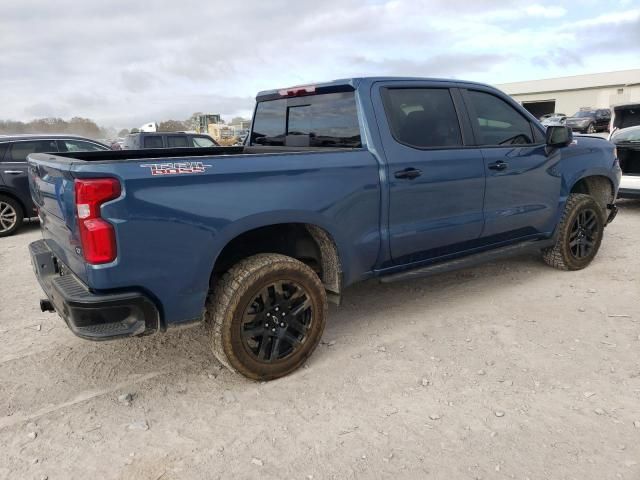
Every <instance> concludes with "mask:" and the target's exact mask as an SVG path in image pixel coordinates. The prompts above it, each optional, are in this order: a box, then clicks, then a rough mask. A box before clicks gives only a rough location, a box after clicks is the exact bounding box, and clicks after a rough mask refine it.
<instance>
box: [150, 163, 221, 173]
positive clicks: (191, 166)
mask: <svg viewBox="0 0 640 480" xmlns="http://www.w3.org/2000/svg"><path fill="white" fill-rule="evenodd" d="M140 166H141V167H146V168H150V169H151V175H180V174H182V173H204V172H205V170H206V169H207V168H211V165H205V164H204V163H202V162H176V163H144V164H142V165H140Z"/></svg>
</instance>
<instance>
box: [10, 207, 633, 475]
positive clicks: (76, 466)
mask: <svg viewBox="0 0 640 480" xmlns="http://www.w3.org/2000/svg"><path fill="white" fill-rule="evenodd" d="M620 206H621V212H620V215H619V216H618V218H617V219H616V221H615V222H614V223H613V224H612V225H611V226H610V227H608V229H607V231H606V235H605V241H604V243H603V247H602V249H601V250H600V254H599V256H598V257H597V259H596V261H595V262H594V263H593V264H592V265H591V266H590V267H589V268H587V269H586V270H583V271H580V272H573V273H567V272H559V271H555V270H553V269H551V268H549V267H547V266H545V265H544V264H543V263H542V262H541V260H540V259H539V258H537V257H536V256H525V257H519V258H514V259H510V260H505V261H502V262H497V263H494V264H490V265H485V266H482V267H478V268H474V269H469V270H464V271H460V272H455V273H450V274H445V275H441V276H438V277H433V278H428V279H422V280H418V281H413V282H410V283H397V284H391V285H382V284H378V283H376V282H367V283H365V284H362V285H358V286H356V287H354V288H352V289H350V290H349V291H347V293H346V296H345V304H344V306H343V307H341V308H339V309H336V308H332V312H331V316H330V320H329V324H328V327H327V330H326V332H325V336H324V342H323V344H322V345H321V346H320V347H319V348H318V350H317V351H316V353H315V354H314V355H313V357H312V359H311V360H310V362H309V363H308V365H307V366H306V367H305V368H304V369H302V370H300V371H299V372H297V373H295V374H293V375H291V376H289V377H288V378H285V379H282V380H278V381H274V382H270V383H265V384H260V383H254V382H250V381H247V380H245V379H243V378H241V377H238V376H234V375H232V374H230V373H229V372H227V371H226V370H224V369H222V368H221V367H220V366H219V364H218V363H216V361H215V360H212V358H211V357H210V355H209V353H208V346H207V340H206V337H205V335H204V332H203V330H202V329H201V328H199V327H198V328H194V329H191V330H184V331H180V332H173V333H170V334H167V335H160V336H155V337H149V338H143V339H131V340H126V341H118V342H111V343H91V342H87V341H84V340H81V339H78V338H76V337H74V336H73V335H72V334H71V333H70V332H69V331H68V330H67V328H66V327H65V326H64V324H63V322H62V321H61V320H60V319H59V318H58V317H57V316H56V315H51V314H44V313H40V311H39V308H38V299H39V298H41V291H40V288H39V286H38V284H37V283H36V280H35V278H34V276H33V273H32V271H31V267H30V265H29V260H28V256H27V249H26V245H27V244H28V243H29V242H30V241H33V240H35V239H37V238H38V237H39V231H38V229H37V227H36V226H31V227H29V228H27V229H26V230H24V231H22V232H21V233H20V234H18V235H17V236H14V237H11V238H4V239H0V272H1V275H0V445H2V448H0V478H8V479H44V478H48V479H50V480H54V479H75V478H77V479H87V478H96V479H103V478H104V479H112V478H124V479H149V480H158V479H163V480H168V479H185V478H186V479H191V478H193V479H202V478H274V479H284V478H292V479H297V478H299V479H310V478H313V479H324V478H337V479H349V478H434V479H441V478H451V479H454V478H455V479H458V478H462V479H467V478H469V479H474V478H484V479H493V478H497V479H499V478H517V479H526V478H530V479H598V480H600V479H609V478H627V479H637V478H640V355H639V354H640V302H639V300H640V255H639V253H640V248H639V247H638V235H639V234H640V202H634V201H626V202H621V205H620ZM126 394H131V395H132V397H133V398H132V400H131V401H128V400H125V399H123V398H120V399H119V397H121V396H123V395H126ZM634 422H636V423H635V424H634Z"/></svg>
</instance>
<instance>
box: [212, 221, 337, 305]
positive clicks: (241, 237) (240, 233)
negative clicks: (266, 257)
mask: <svg viewBox="0 0 640 480" xmlns="http://www.w3.org/2000/svg"><path fill="white" fill-rule="evenodd" d="M221 243H222V242H221ZM218 252H219V253H218V255H217V256H216V258H215V259H214V264H213V268H212V271H211V278H210V284H211V285H214V284H215V282H216V280H217V279H218V278H219V277H220V276H221V275H222V274H223V273H224V272H226V271H227V270H229V268H231V267H232V266H233V265H234V264H236V263H237V262H239V261H240V260H242V259H244V258H247V257H250V256H253V255H257V254H260V253H280V254H282V255H287V256H290V257H293V258H296V259H298V260H300V261H302V262H303V263H305V264H307V265H309V266H310V267H311V268H312V269H314V271H316V273H317V274H318V276H319V277H320V280H321V281H322V283H323V285H324V287H325V290H326V291H327V293H328V294H329V299H330V300H331V301H333V302H334V303H339V296H340V293H341V291H342V284H343V276H344V271H343V265H344V258H343V255H344V253H343V254H342V255H341V251H340V250H339V247H338V243H337V242H336V239H335V237H334V236H333V235H332V234H331V233H330V232H329V230H328V229H327V228H326V227H325V226H321V225H318V224H317V223H307V222H292V221H286V222H277V223H260V224H254V223H250V224H247V225H245V228H242V229H235V231H234V232H233V234H230V235H227V236H225V240H224V242H223V244H222V245H221V246H220V248H219V249H218Z"/></svg>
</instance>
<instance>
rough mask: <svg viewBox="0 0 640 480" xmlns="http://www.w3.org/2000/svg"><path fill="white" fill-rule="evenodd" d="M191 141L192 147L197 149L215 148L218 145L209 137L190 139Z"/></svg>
mask: <svg viewBox="0 0 640 480" xmlns="http://www.w3.org/2000/svg"><path fill="white" fill-rule="evenodd" d="M191 139H192V140H193V146H194V147H198V148H207V147H215V146H217V145H218V144H217V143H216V142H214V141H213V139H212V138H209V137H191Z"/></svg>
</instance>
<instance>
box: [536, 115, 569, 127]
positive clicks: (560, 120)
mask: <svg viewBox="0 0 640 480" xmlns="http://www.w3.org/2000/svg"><path fill="white" fill-rule="evenodd" d="M566 120H567V117H566V115H563V114H561V113H559V114H557V115H553V116H549V117H546V118H545V119H543V120H542V122H541V123H542V125H544V126H545V127H548V126H549V125H564V124H565V122H566Z"/></svg>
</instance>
